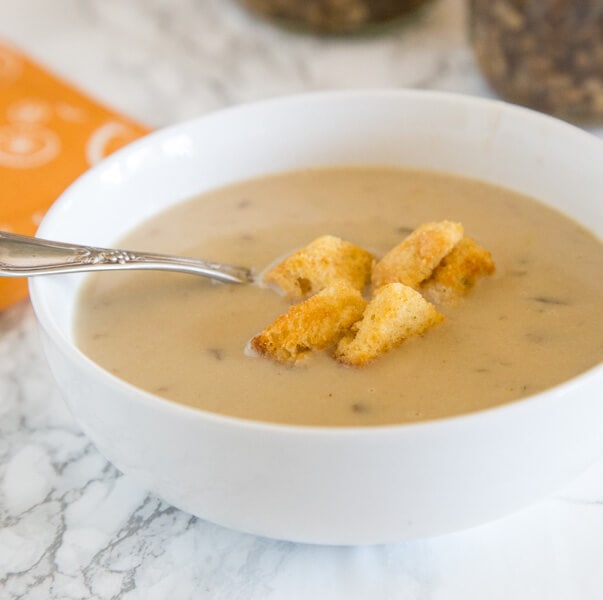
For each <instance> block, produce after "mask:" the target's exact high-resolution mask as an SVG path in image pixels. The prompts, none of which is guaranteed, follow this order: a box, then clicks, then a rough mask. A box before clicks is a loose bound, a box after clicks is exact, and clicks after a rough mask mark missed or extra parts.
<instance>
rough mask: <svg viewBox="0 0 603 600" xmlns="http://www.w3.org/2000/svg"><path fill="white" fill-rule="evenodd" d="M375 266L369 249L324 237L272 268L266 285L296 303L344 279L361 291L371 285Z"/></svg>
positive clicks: (267, 274) (268, 273)
mask: <svg viewBox="0 0 603 600" xmlns="http://www.w3.org/2000/svg"><path fill="white" fill-rule="evenodd" d="M372 265H373V256H372V255H371V254H370V253H369V252H367V251H366V250H363V249H362V248H359V247H358V246H354V244H352V243H350V242H346V241H343V240H341V239H339V238H338V237H335V236H332V235H324V236H321V237H319V238H316V239H315V240H314V241H313V242H312V243H310V244H309V245H308V246H306V247H305V248H303V249H302V250H299V251H298V252H296V253H295V254H292V255H291V256H289V257H288V258H286V259H285V260H284V261H283V262H281V263H279V264H278V265H277V266H276V267H274V268H272V269H270V270H269V271H268V272H267V273H266V274H265V275H264V282H265V283H274V284H276V285H278V286H279V287H280V288H281V289H282V290H283V291H284V292H285V293H286V295H287V297H288V298H289V299H290V300H292V301H296V300H301V299H302V298H305V297H306V296H310V295H312V294H315V293H316V292H320V290H322V289H324V288H326V287H327V286H329V285H331V284H332V283H334V282H335V281H337V280H345V281H347V282H348V283H349V284H350V285H351V286H352V287H354V288H356V289H358V290H362V289H363V288H364V286H365V285H366V284H367V283H368V280H369V278H370V273H371V267H372Z"/></svg>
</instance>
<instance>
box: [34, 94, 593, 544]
mask: <svg viewBox="0 0 603 600" xmlns="http://www.w3.org/2000/svg"><path fill="white" fill-rule="evenodd" d="M353 163H359V164H385V163H387V164H394V165H405V166H413V167H424V168H431V169H436V170H443V171H449V172H453V173H457V174H461V175H465V176H469V177H474V178H478V179H482V180H486V181H489V182H493V183H497V184H501V185H504V186H506V187H509V188H512V189H515V190H518V191H520V192H523V193H526V194H530V195H532V196H535V197H537V198H539V199H541V200H542V201H543V202H545V203H547V204H549V205H551V206H554V207H556V208H558V209H560V210H562V211H563V212H565V213H566V214H567V215H569V216H570V217H572V218H574V219H575V220H577V221H579V222H581V223H583V224H585V225H587V226H588V227H589V228H590V229H591V231H593V232H594V233H595V234H597V235H599V236H601V232H602V231H603V213H602V211H601V204H600V203H601V196H602V193H603V168H602V165H603V143H601V142H600V141H599V140H598V139H596V138H594V137H593V136H590V135H588V134H586V133H584V132H582V131H580V130H578V129H577V128H574V127H572V126H570V125H568V124H565V123H562V122H560V121H557V120H555V119H552V118H549V117H546V116H543V115H540V114H537V113H534V112H531V111H528V110H525V109H521V108H517V107H512V106H509V105H506V104H503V103H500V102H494V101H488V100H481V99H475V98H469V97H462V96H455V95H449V94H440V93H427V92H417V91H398V92H394V91H392V92H351V93H333V94H319V95H311V96H302V97H294V98H289V99H280V100H274V101H269V102H265V103H260V104H254V105H250V106H243V107H239V108H234V109H230V110H225V111H222V112H218V113H214V114H211V115H208V116H205V117H202V118H200V119H196V120H193V121H191V122H188V123H184V124H181V125H177V126H175V127H170V128H168V129H165V130H162V131H158V132H157V133H154V134H151V135H149V136H147V137H145V138H144V139H142V140H140V141H138V142H136V143H134V144H132V145H130V146H128V147H127V148H125V149H124V150H122V151H120V152H118V153H117V154H115V155H114V156H112V157H110V158H109V159H108V160H106V161H104V162H103V163H101V164H100V165H98V166H97V167H95V168H94V169H92V170H91V171H89V172H88V173H86V174H85V175H84V176H83V177H81V178H80V179H79V180H78V181H77V182H76V183H75V184H74V185H72V186H71V187H70V188H69V189H68V190H67V191H66V192H65V193H64V194H63V196H62V197H61V198H60V199H59V200H58V201H57V202H56V204H55V205H54V206H53V207H52V209H51V210H50V211H49V213H48V214H47V216H46V218H45V219H44V221H43V223H42V225H41V227H40V230H39V232H38V235H39V236H40V237H45V238H49V239H57V240H64V241H70V242H78V243H87V244H94V245H99V246H111V245H113V244H115V242H116V240H117V239H118V238H120V237H121V236H123V235H124V234H125V233H127V232H128V231H130V230H131V229H132V228H133V227H134V226H136V225H137V224H139V223H140V222H141V221H143V220H144V219H146V218H147V217H150V216H151V215H154V214H156V213H157V212H159V211H162V210H164V209H165V208H167V207H169V206H171V205H173V204H174V203H176V202H178V201H180V200H182V199H186V198H188V197H190V196H193V195H195V194H198V193H199V192H202V191H204V190H206V189H209V188H214V187H216V186H221V185H224V184H228V183H231V182H234V181H239V180H241V179H245V178H249V177H254V176H257V175H262V174H267V173H273V172H278V171H282V170H287V169H295V168H300V167H307V166H322V165H337V164H346V165H349V164H353ZM82 281H83V276H81V275H69V276H66V275H62V276H55V277H45V278H38V279H34V280H32V282H31V297H32V301H33V305H34V308H35V312H36V314H37V317H38V319H39V321H40V324H41V330H42V332H43V336H42V338H43V343H44V346H45V350H46V353H47V356H48V361H49V363H50V366H51V368H52V370H53V372H54V374H55V376H56V379H57V381H58V384H59V386H60V388H61V389H62V391H63V393H64V396H65V399H66V401H67V403H68V405H69V407H70V409H71V411H72V412H73V415H74V416H75V418H76V419H77V421H78V422H79V423H80V425H81V427H82V429H83V430H84V431H85V433H86V434H87V435H88V436H89V437H90V439H91V440H92V441H93V442H94V444H96V446H97V447H98V449H99V450H100V452H102V453H103V454H104V455H105V456H106V457H107V458H108V459H109V460H110V461H111V462H112V463H114V464H115V465H116V466H117V467H118V468H119V469H120V470H122V471H123V472H124V473H126V474H127V475H128V476H130V477H132V478H133V479H135V480H136V481H137V482H138V483H140V484H141V485H143V486H145V487H146V488H147V489H149V490H151V491H153V492H155V493H156V494H158V495H159V496H161V497H162V498H164V499H165V500H167V501H168V502H170V503H172V504H174V505H175V506H177V507H178V508H181V509H182V510H185V511H187V512H190V513H193V514H195V515H198V516H200V517H202V518H205V519H208V520H210V521H214V522H216V523H220V524H223V525H225V526H228V527H232V528H235V529H239V530H244V531H248V532H252V533H255V534H259V535H264V536H269V537H274V538H281V539H287V540H294V541H304V542H313V543H329V544H366V543H380V542H389V541H396V540H401V539H404V538H413V537H420V536H431V535H435V534H442V533H445V532H449V531H453V530H458V529H461V528H466V527H470V526H473V525H476V524H479V523H483V522H485V521H488V520H491V519H494V518H496V517H500V516H502V515H505V514H507V513H510V512H512V511H514V510H516V509H518V508H520V507H522V506H525V505H527V504H528V503H530V502H533V501H534V500H536V499H538V498H541V497H543V496H546V495H547V494H550V493H551V492H552V491H554V490H556V489H558V488H559V487H560V486H562V485H563V484H565V483H566V482H568V481H569V480H571V479H572V478H573V477H575V476H576V475H578V474H579V473H580V472H581V471H582V470H583V469H585V467H587V466H588V465H589V463H591V462H592V461H593V460H594V459H596V458H597V457H598V456H599V455H600V454H601V453H602V452H603V435H602V434H601V423H602V422H603V402H602V401H601V400H602V398H601V388H602V385H603V368H602V367H601V366H600V365H599V366H598V367H596V368H594V369H592V370H590V371H589V372H587V373H584V374H582V375H580V376H579V377H576V378H574V379H572V380H570V381H568V382H566V383H564V384H562V385H559V386H557V387H555V388H553V389H551V390H549V391H547V392H545V393H540V394H538V395H535V396H532V397H530V398H526V399H525V400H522V401H519V402H515V403H512V404H508V405H505V406H502V407H499V408H495V409H490V410H486V411H482V412H478V413H472V414H468V415H465V416H460V417H455V418H448V419H441V420H437V421H432V422H426V423H419V424H411V425H396V426H381V427H366V428H329V427H324V428H321V427H302V426H300V427H296V426H285V425H275V424H268V423H260V422H253V421H245V420H240V419H236V418H229V417H224V416H218V415H215V414H210V413H207V412H203V411H201V410H195V409H192V408H187V407H184V406H180V405H177V404H174V403H171V402H169V401H166V400H163V399H161V398H158V397H156V396H153V395H152V394H150V393H147V392H143V391H141V390H139V389H137V388H135V387H133V386H132V385H129V384H127V383H125V382H123V381H121V380H120V379H118V378H116V377H114V376H112V375H111V374H110V373H108V372H106V371H104V370H103V369H102V368H100V367H99V366H97V365H96V364H95V363H93V362H92V361H91V360H89V359H88V358H87V357H86V356H84V355H83V354H82V353H81V352H80V351H79V350H78V349H77V348H76V347H75V344H74V341H73V315H74V309H75V305H76V297H77V294H78V290H79V289H80V287H81V284H82ZM209 393H211V388H210V392H209Z"/></svg>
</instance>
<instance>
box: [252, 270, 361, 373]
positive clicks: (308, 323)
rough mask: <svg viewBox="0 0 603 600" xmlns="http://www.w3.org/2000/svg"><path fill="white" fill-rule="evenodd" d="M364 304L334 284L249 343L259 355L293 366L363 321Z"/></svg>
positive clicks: (350, 290)
mask: <svg viewBox="0 0 603 600" xmlns="http://www.w3.org/2000/svg"><path fill="white" fill-rule="evenodd" d="M365 306H366V300H364V298H363V297H362V296H361V294H360V292H359V291H358V290H357V289H356V288H353V287H352V286H351V285H349V284H348V283H346V282H344V281H337V282H335V283H334V284H333V285H331V286H329V287H328V288H325V289H324V290H322V291H320V292H319V293H317V294H315V295H314V296H311V297H310V298H308V299H307V300H305V301H304V302H301V303H300V304H295V305H294V306H292V307H291V308H290V309H289V311H288V312H287V313H285V314H284V315H281V316H280V317H278V318H277V319H276V321H274V322H273V323H272V324H271V325H268V327H266V328H265V329H264V330H263V331H262V332H261V333H260V334H259V335H257V336H256V337H254V338H253V339H252V340H251V348H252V349H253V350H255V351H256V352H258V353H259V354H262V355H265V356H268V357H270V358H272V359H274V360H276V361H279V362H283V363H293V362H295V361H297V360H299V359H301V358H303V357H304V356H305V355H307V354H308V353H309V352H310V351H312V350H324V349H325V348H328V347H329V346H332V345H334V344H336V343H337V341H339V339H340V338H341V336H342V335H343V334H344V333H345V332H346V331H347V330H348V329H349V328H350V327H351V326H352V324H353V323H355V322H356V321H358V319H360V317H362V312H363V311H364V308H365Z"/></svg>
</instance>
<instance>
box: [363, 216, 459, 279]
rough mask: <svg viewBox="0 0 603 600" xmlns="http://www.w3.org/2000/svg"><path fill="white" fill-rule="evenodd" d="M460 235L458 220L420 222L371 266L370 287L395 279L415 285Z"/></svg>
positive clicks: (429, 271)
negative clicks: (420, 223) (373, 266)
mask: <svg viewBox="0 0 603 600" xmlns="http://www.w3.org/2000/svg"><path fill="white" fill-rule="evenodd" d="M462 237H463V226H462V225H461V224H460V223H453V222H451V221H440V222H438V223H424V224H423V225H421V226H420V227H418V228H417V229H415V230H414V231H413V232H412V233H411V234H410V235H409V236H408V237H407V238H406V239H405V240H403V241H402V242H401V243H400V244H398V245H397V246H396V247H394V248H392V249H391V250H390V251H389V252H388V253H387V254H386V255H385V256H384V257H383V258H382V259H381V260H380V261H379V262H378V263H377V264H376V265H375V268H374V269H373V274H372V282H373V287H374V288H375V289H376V288H378V287H380V286H382V285H385V284H386V283H393V282H397V283H403V284H404V285H408V286H410V287H412V288H415V289H416V288H418V286H419V284H420V283H421V282H422V281H424V280H425V279H427V278H428V277H429V276H430V275H431V273H432V272H433V270H434V269H435V268H436V267H437V266H438V265H439V264H440V261H441V260H442V259H443V258H444V257H445V256H446V255H447V254H448V253H449V252H450V251H451V250H452V249H453V248H454V246H455V245H456V244H457V243H458V242H459V240H460V239H461V238H462Z"/></svg>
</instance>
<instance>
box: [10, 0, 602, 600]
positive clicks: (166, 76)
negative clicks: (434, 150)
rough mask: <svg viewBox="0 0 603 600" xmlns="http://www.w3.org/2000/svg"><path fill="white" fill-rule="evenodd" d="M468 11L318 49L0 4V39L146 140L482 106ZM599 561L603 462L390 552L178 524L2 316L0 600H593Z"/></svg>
mask: <svg viewBox="0 0 603 600" xmlns="http://www.w3.org/2000/svg"><path fill="white" fill-rule="evenodd" d="M463 6H464V4H463V2H462V1H461V0H439V1H438V0H436V1H435V2H434V3H433V5H432V6H431V7H430V8H429V9H428V10H425V11H424V12H423V13H422V14H421V15H419V16H417V18H415V19H412V20H411V21H410V22H409V23H407V24H406V25H405V26H403V27H399V28H395V29H392V30H390V31H386V32H384V33H383V34H382V35H379V36H372V37H366V36H365V37H362V36H361V37H356V38H353V39H345V38H337V39H325V38H317V37H312V36H306V35H299V34H294V33H290V32H287V31H283V30H280V29H276V28H274V27H272V26H271V25H269V24H266V23H264V22H260V21H258V20H256V19H254V18H253V17H251V16H250V15H249V14H247V13H246V12H245V11H243V10H242V9H240V8H239V7H238V6H236V5H235V4H234V3H233V2H231V1H230V0H128V1H127V2H123V0H54V1H53V2H48V1H47V0H21V1H19V2H17V1H15V0H0V35H1V36H3V37H5V38H7V39H10V40H12V41H13V42H15V43H16V44H18V45H20V46H21V47H22V48H24V49H25V50H26V51H27V52H29V53H30V54H31V55H33V56H34V57H36V58H37V59H39V60H41V61H44V62H45V63H46V64H48V65H49V66H50V67H52V68H53V69H54V70H55V71H56V72H58V73H60V74H62V75H63V76H65V77H68V78H69V79H71V80H72V81H74V82H76V83H77V84H78V85H79V86H80V87H81V88H83V89H85V90H88V91H89V92H90V93H91V94H92V95H94V96H96V97H98V98H99V99H101V100H103V101H104V102H106V103H107V104H110V105H112V106H114V107H116V108H118V109H120V110H122V111H124V112H126V113H128V114H129V115H131V116H133V117H134V118H137V119H139V120H141V121H142V122H146V123H148V124H150V125H152V126H161V125H165V124H169V123H173V122H176V121H180V120H183V119H186V118H189V117H193V116H197V115H199V114H201V113H204V112H207V111H209V110H213V109H216V108H220V107H223V106H227V105H232V104H238V103H241V102H247V101H252V100H256V99H259V98H265V97H271V96H276V95H283V94H289V93H295V92H301V91H312V90H323V89H340V88H366V87H401V86H406V87H421V88H433V89H444V90H451V91H460V92H465V93H471V94H477V95H489V94H490V92H489V91H488V89H487V86H486V85H485V84H484V82H483V80H482V79H481V77H480V76H479V74H478V73H477V71H476V67H475V64H474V61H473V57H472V54H471V51H470V48H469V46H468V44H467V41H466V34H465V28H464V21H465V12H464V9H463ZM598 133H603V130H599V131H598ZM601 556H603V462H602V463H599V464H598V465H595V466H594V467H593V468H592V469H591V470H590V471H589V472H588V473H586V474H585V475H584V476H583V477H582V478H581V479H580V480H579V481H577V482H575V483H574V484H573V485H572V486H570V487H569V488H568V489H566V490H563V491H562V492H560V493H558V494H557V495H556V496H554V497H551V498H548V499H543V500H542V501H541V502H540V503H538V504H536V505H534V506H532V507H530V508H528V509H526V510H524V511H522V512H520V513H518V514H516V515H513V516H511V517H508V518H506V519H502V520H500V521H498V522H495V523H490V524H488V525H485V526H483V527H479V528H476V529H472V530H470V531H465V532H460V533H457V534H454V535H449V536H445V537H441V538H435V539H430V540H420V541H414V542H405V543H400V544H394V545H390V546H379V547H366V548H362V547H360V548H335V547H313V546H305V545H299V544H290V543H284V542H275V541H270V540H265V539H261V538H256V537H253V536H250V535H245V534H240V533H237V532H233V531H229V530H227V529H224V528H221V527H218V526H215V525H212V524H210V523H207V522H204V521H203V520H201V519H197V518H194V517H191V516H190V515H187V514H185V513H182V512H180V511H178V510H176V509H174V508H172V507H170V506H169V505H167V504H165V503H163V502H162V501H160V500H159V499H158V498H156V497H154V496H152V495H149V494H147V493H146V492H145V491H144V490H142V489H140V488H139V487H137V485H135V484H134V483H133V482H131V481H130V480H129V479H128V478H127V477H124V476H122V475H121V474H120V473H118V472H117V471H116V470H115V469H114V468H113V467H112V466H111V465H109V464H108V463H107V462H106V461H105V460H104V459H103V457H102V456H101V455H100V454H99V453H98V452H97V451H96V450H95V448H94V447H93V446H92V445H91V444H90V443H89V442H88V441H87V439H86V438H85V437H84V436H83V434H82V433H80V431H79V429H78V427H77V426H76V425H75V424H74V422H73V421H72V419H71V417H70V415H69V413H68V412H67V410H66V408H65V406H64V405H63V403H62V400H61V398H60V396H59V394H58V391H57V389H56V387H55V385H54V382H53V381H52V378H51V376H50V374H49V372H48V369H47V367H46V364H45V361H44V359H43V356H42V353H41V349H40V345H39V341H38V337H37V331H36V326H35V322H34V318H33V315H32V311H31V307H30V306H29V304H28V303H27V302H23V303H21V304H19V305H17V306H15V307H14V308H11V309H9V310H7V311H5V312H3V313H0V598H1V599H2V600H4V599H6V600H16V599H18V598H27V599H28V600H29V599H31V600H38V599H39V600H55V599H56V600H66V599H88V598H90V599H95V600H109V599H114V598H123V599H127V600H139V599H140V600H143V599H144V600H154V599H164V598H170V600H180V599H182V600H185V599H191V600H192V599H195V600H196V599H199V598H202V599H205V598H207V599H228V600H237V599H241V600H256V599H257V600H259V599H262V600H266V599H271V600H297V599H300V600H301V599H307V598H321V599H324V600H331V599H338V598H342V599H343V598H345V599H346V600H356V599H358V600H360V599H366V598H380V599H399V598H400V599H401V598H404V599H405V600H427V599H429V600H454V599H459V600H461V599H462V600H467V599H469V598H488V599H491V600H498V599H500V600H503V599H505V600H506V599H508V598H514V599H519V600H523V599H526V600H527V599H529V600H534V599H536V600H538V599H551V600H557V599H559V600H565V599H568V598H572V599H573V598H580V599H581V600H598V599H600V598H602V597H603V569H601V558H600V557H601Z"/></svg>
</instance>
